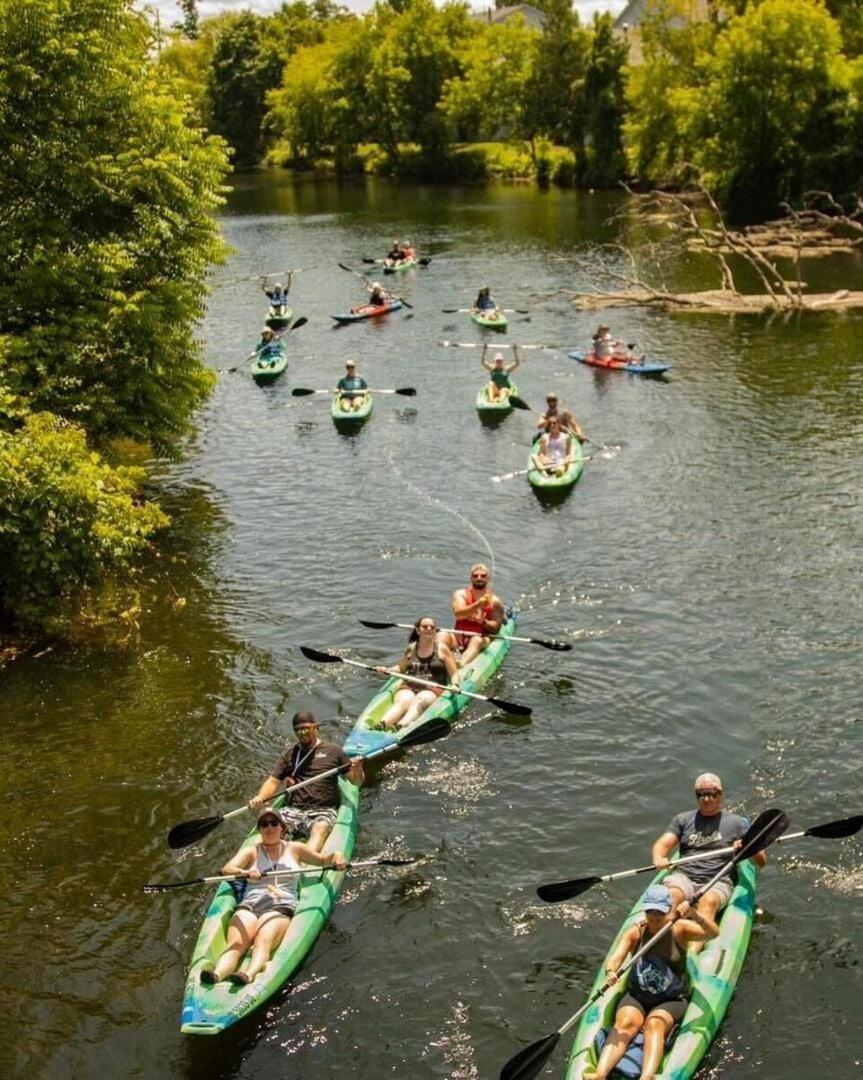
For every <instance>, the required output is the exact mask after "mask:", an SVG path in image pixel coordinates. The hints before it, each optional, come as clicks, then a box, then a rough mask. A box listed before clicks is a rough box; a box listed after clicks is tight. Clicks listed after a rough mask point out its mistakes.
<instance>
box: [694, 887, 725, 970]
mask: <svg viewBox="0 0 863 1080" xmlns="http://www.w3.org/2000/svg"><path fill="white" fill-rule="evenodd" d="M721 903H722V897H721V896H720V894H719V893H718V892H716V891H714V890H713V889H711V890H710V891H709V892H707V893H705V894H704V896H702V897H701V899H700V900H699V901H698V904H697V905H696V907H697V908H698V914H699V915H701V917H702V918H704V919H709V920H710V921H711V922H712V923H715V922H716V916H717V913H718V912H719V905H720V904H721ZM706 944H707V942H706V941H694V942H693V943H692V944H691V945H690V946H689V952H691V953H692V955H693V956H697V955H698V954H699V953H700V952H701V950H702V949H703V948H704V946H705V945H706Z"/></svg>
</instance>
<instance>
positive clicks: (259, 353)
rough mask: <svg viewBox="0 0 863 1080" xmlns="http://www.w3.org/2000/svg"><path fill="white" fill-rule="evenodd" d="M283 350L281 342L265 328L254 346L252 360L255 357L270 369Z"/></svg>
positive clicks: (267, 327)
mask: <svg viewBox="0 0 863 1080" xmlns="http://www.w3.org/2000/svg"><path fill="white" fill-rule="evenodd" d="M283 349H284V345H282V342H281V340H280V339H279V338H278V337H276V335H275V333H274V332H273V331H272V330H271V329H270V328H269V326H265V327H264V329H263V330H262V331H261V340H260V341H259V342H258V344H257V345H256V346H255V352H254V355H253V357H252V359H255V357H257V359H258V361H259V362H261V361H264V362H267V363H269V365H270V367H272V366H273V364H275V362H276V360H278V358H279V357H280V356H281V355H282V350H283Z"/></svg>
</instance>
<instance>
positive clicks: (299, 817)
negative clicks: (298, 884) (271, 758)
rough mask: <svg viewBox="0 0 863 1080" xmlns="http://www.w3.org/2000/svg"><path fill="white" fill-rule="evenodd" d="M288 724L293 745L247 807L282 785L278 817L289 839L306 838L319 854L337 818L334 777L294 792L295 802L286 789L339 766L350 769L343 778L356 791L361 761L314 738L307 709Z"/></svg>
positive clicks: (257, 804)
mask: <svg viewBox="0 0 863 1080" xmlns="http://www.w3.org/2000/svg"><path fill="white" fill-rule="evenodd" d="M292 723H293V728H294V734H295V735H296V736H297V741H296V743H295V744H294V745H293V746H292V747H290V748H289V749H288V750H286V751H285V752H284V753H283V754H282V755H281V757H280V758H279V760H278V761H277V762H276V764H275V765H274V766H273V769H272V771H271V772H270V775H269V776H268V777H267V779H266V780H265V781H264V782H263V784H261V786H260V788H259V790H258V794H257V795H255V797H254V798H252V799H249V806H250V807H251V809H252V810H259V809H260V808H261V807H262V806H263V805H264V803H267V802H269V801H270V800H271V799H272V798H274V797H275V795H276V794H277V793H278V792H279V791H280V790H281V789H282V786H283V785H284V786H285V787H287V788H288V789H289V794H288V797H287V800H288V801H287V803H286V804H285V805H284V806H283V807H281V809H280V810H279V814H280V815H281V818H282V820H283V821H284V823H285V827H286V828H287V830H288V832H289V833H290V835H291V836H294V837H300V838H303V839H304V838H305V837H308V842H309V847H310V848H312V849H314V850H315V851H320V850H321V848H322V847H323V845H324V841H325V840H326V838H327V836H328V835H329V832H330V829H332V827H333V825H335V823H336V817H337V815H338V809H339V802H340V799H339V783H338V777H337V776H328V777H326V779H324V780H320V781H318V782H317V783H314V784H309V786H308V787H305V788H302V789H301V790H300V791H298V792H297V794H296V797H295V798H291V795H290V788H291V787H293V785H294V784H298V783H299V782H300V781H301V780H309V779H311V778H312V777H314V776H318V775H319V774H320V773H323V772H327V771H328V770H329V769H335V768H338V767H339V766H342V765H350V768H349V769H348V770H347V773H346V777H347V779H348V780H349V781H350V782H351V783H352V784H356V786H357V787H359V786H360V785H361V784H362V782H363V759H362V758H360V757H355V758H349V757H348V756H347V755H346V754H345V752H344V751H343V750H342V748H341V747H339V746H336V745H335V743H327V742H322V741H321V739H320V738H319V736H318V722H317V720H316V719H315V717H314V715H313V714H312V713H311V712H310V711H309V710H308V709H301V710H300V711H299V712H298V713H295V714H294V718H293V721H292Z"/></svg>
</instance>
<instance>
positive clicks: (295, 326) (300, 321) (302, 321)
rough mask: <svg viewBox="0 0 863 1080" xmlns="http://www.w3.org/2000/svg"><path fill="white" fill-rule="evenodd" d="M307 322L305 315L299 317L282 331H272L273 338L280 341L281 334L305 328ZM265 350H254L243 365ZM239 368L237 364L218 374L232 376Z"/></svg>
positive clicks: (263, 347) (221, 369)
mask: <svg viewBox="0 0 863 1080" xmlns="http://www.w3.org/2000/svg"><path fill="white" fill-rule="evenodd" d="M308 321H309V320H308V319H307V318H306V317H305V315H301V316H300V317H299V318H298V319H294V321H293V323H292V325H291V326H286V327H285V328H284V329H283V330H278V331H273V336H274V337H275V338H276V339H280V338H281V336H282V334H288V333H290V331H291V330H299V328H300V327H301V326H305V325H306V323H307V322H308ZM265 348H266V345H262V346H261V347H260V349H255V351H254V352H253V353H250V354H249V355H248V356H247V357H246V358H245V359H244V360H243V363H244V364H250V363H251V362H252V361H253V360H254V359H255V358H256V357H258V356H260V355H261V353H262V352H263V351H264V349H265ZM240 367H241V365H239V364H238V365H236V366H235V367H229V368H219V374H224V373H225V372H229V373H231V374H233V373H234V372H235V371H239V370H240Z"/></svg>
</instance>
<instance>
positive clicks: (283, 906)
mask: <svg viewBox="0 0 863 1080" xmlns="http://www.w3.org/2000/svg"><path fill="white" fill-rule="evenodd" d="M258 829H259V830H260V834H261V839H260V842H259V843H257V844H255V846H254V847H241V848H240V850H239V851H238V852H237V854H236V855H234V857H233V858H232V859H231V860H230V861H229V862H226V863H225V865H224V866H223V867H222V873H223V874H247V875H248V879H249V880H248V884H247V886H246V891H245V892H244V894H243V898H242V900H241V902H240V903H239V905H238V906H237V910H236V911H235V912H234V916H233V918H232V919H231V922H230V924H229V925H228V934H227V945H226V947H225V951H224V952H223V953H222V955H221V956H220V957H219V959H218V960H217V961H216V963H215V964H214V965H213V966H211V967H210V966H208V967H204V968H202V969H201V982H202V983H209V984H213V983H218V982H221V981H222V979H230V980H231V982H235V983H239V984H241V985H242V984H245V983H250V982H252V980H253V979H255V978H256V976H257V975H259V974H260V972H261V971H263V969H264V968H265V967H266V966H267V964H268V963H269V960H270V957H271V956H272V954H273V952H274V951H275V950H276V948H277V947H278V945H279V943H280V942H281V940H282V938H283V937H284V936H285V931H286V930H287V929H288V924H289V923H290V921H291V916H292V915H293V914H294V911H295V910H296V907H297V891H296V887H297V877H298V876H299V875H292V876H291V877H287V878H282V879H280V880H279V879H275V878H264V875H265V874H268V873H271V872H272V871H273V870H299V869H300V863H301V862H302V863H307V864H310V865H312V866H329V867H332V868H333V869H334V870H344V868H345V858H344V856H343V855H342V853H341V852H340V851H333V852H331V853H330V854H328V855H322V854H321V853H320V852H318V851H315V850H314V849H313V848H310V847H309V846H308V844H302V843H300V842H299V841H296V840H293V841H289V840H285V839H284V824H283V823H282V820H281V818H280V817H279V815H278V814H277V813H276V811H275V810H272V809H271V808H270V807H268V806H267V807H264V809H263V810H261V812H260V814H259V815H258ZM249 949H251V950H252V956H251V960H250V961H249V964H248V966H247V967H246V968H244V969H243V970H242V971H238V970H237V969H238V968H239V966H240V964H241V963H242V960H243V957H244V956H245V955H246V953H247V952H248V951H249Z"/></svg>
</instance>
